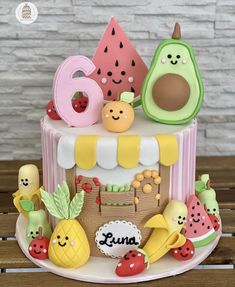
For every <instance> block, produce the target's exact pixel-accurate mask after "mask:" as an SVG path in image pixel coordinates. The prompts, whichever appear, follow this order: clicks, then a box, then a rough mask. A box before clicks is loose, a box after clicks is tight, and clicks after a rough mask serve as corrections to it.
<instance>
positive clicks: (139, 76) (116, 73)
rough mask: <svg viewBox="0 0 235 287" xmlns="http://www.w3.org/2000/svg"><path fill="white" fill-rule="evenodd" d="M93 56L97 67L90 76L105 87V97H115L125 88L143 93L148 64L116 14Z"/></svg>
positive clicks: (112, 98) (136, 93)
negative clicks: (118, 20) (132, 42)
mask: <svg viewBox="0 0 235 287" xmlns="http://www.w3.org/2000/svg"><path fill="white" fill-rule="evenodd" d="M92 60H93V62H94V64H95V65H96V69H95V71H94V72H93V73H92V74H91V75H90V77H91V78H92V79H94V80H95V81H96V82H97V83H98V84H99V85H100V87H101V88H102V90H103V94H104V99H105V100H107V101H111V100H115V99H116V98H117V96H118V95H119V94H120V93H121V92H125V91H128V92H132V93H134V94H135V96H136V97H137V96H139V95H140V89H141V86H142V83H143V81H144V78H145V76H146V74H147V72H148V68H147V66H146V65H145V63H144V62H143V60H142V59H141V57H140V56H139V54H138V53H137V51H136V50H135V48H134V47H133V45H132V44H131V42H130V40H129V39H128V38H127V36H126V34H125V33H124V31H123V30H122V28H121V27H120V26H119V25H118V23H117V22H116V20H115V19H114V18H111V20H110V22H109V24H108V26H107V28H106V30H105V32H104V35H103V37H102V39H101V40H100V43H99V45H98V47H97V50H96V52H95V55H94V56H93V59H92Z"/></svg>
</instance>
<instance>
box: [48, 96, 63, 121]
mask: <svg viewBox="0 0 235 287" xmlns="http://www.w3.org/2000/svg"><path fill="white" fill-rule="evenodd" d="M46 111H47V115H48V116H49V117H50V118H51V119H52V120H55V121H57V120H61V118H60V116H59V115H58V114H57V112H56V110H55V107H54V103H53V101H52V100H50V101H49V102H48V104H47V107H46Z"/></svg>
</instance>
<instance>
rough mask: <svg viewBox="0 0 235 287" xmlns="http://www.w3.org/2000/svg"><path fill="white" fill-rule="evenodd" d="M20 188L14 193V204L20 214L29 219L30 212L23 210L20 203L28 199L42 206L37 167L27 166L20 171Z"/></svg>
mask: <svg viewBox="0 0 235 287" xmlns="http://www.w3.org/2000/svg"><path fill="white" fill-rule="evenodd" d="M18 187H19V189H18V190H17V191H16V192H15V193H13V198H14V199H13V203H14V205H15V207H16V208H17V210H18V211H19V212H21V213H22V214H23V215H24V216H25V217H28V212H26V211H25V210H23V209H22V207H21V205H20V201H21V200H25V199H26V200H32V201H33V202H37V201H38V203H39V204H41V193H40V189H39V188H40V186H39V172H38V168H37V167H36V165H34V164H26V165H23V166H22V167H21V168H20V169H19V174H18Z"/></svg>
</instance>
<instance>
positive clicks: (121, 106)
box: [102, 92, 135, 133]
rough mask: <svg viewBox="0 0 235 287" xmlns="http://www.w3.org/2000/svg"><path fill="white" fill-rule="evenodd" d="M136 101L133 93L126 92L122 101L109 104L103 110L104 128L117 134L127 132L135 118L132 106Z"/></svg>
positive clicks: (121, 97)
mask: <svg viewBox="0 0 235 287" xmlns="http://www.w3.org/2000/svg"><path fill="white" fill-rule="evenodd" d="M133 99H134V94H133V93H127V92H124V93H122V94H121V96H120V101H114V102H110V103H107V104H106V105H105V106H104V107H103V110H102V121H103V125H104V127H105V128H106V129H107V130H108V131H110V132H115V133H121V132H125V131H127V130H128V129H129V128H130V127H131V125H132V123H133V121H134V117H135V113H134V109H133V107H132V106H131V105H130V104H131V103H132V101H133Z"/></svg>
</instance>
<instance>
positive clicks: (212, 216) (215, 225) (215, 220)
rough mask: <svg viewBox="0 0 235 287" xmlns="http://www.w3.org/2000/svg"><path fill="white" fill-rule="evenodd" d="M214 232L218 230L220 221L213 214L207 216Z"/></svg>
mask: <svg viewBox="0 0 235 287" xmlns="http://www.w3.org/2000/svg"><path fill="white" fill-rule="evenodd" d="M208 216H209V218H210V220H211V223H212V225H213V227H214V230H215V231H218V230H219V229H220V220H219V219H218V218H217V217H216V216H215V215H214V214H210V213H209V214H208Z"/></svg>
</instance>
